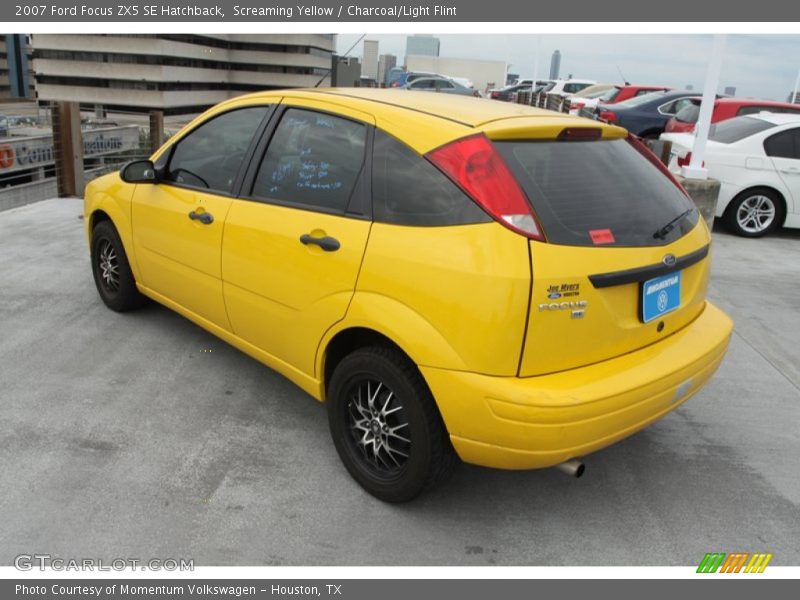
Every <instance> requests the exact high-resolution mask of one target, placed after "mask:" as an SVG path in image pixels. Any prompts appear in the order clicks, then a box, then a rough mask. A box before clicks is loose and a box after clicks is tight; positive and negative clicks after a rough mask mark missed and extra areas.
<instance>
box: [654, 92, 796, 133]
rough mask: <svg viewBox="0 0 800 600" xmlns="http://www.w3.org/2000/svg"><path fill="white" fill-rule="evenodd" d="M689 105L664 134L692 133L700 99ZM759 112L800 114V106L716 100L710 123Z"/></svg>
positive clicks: (744, 99) (738, 100) (692, 100)
mask: <svg viewBox="0 0 800 600" xmlns="http://www.w3.org/2000/svg"><path fill="white" fill-rule="evenodd" d="M690 100H691V104H689V105H687V106H686V107H685V108H683V109H682V110H681V111H679V112H678V114H676V115H675V116H674V117H673V118H671V119H670V120H669V121H667V125H666V127H665V129H664V131H665V132H666V133H681V132H691V131H694V126H695V124H696V123H697V118H698V116H699V115H700V101H701V98H700V97H699V96H698V97H697V98H691V99H690ZM760 112H771V113H795V114H800V104H789V103H787V102H773V101H772V100H759V99H756V98H718V99H717V100H716V101H715V102H714V110H713V112H712V113H711V122H712V123H719V122H720V121H725V120H727V119H732V118H733V117H741V116H744V115H752V114H756V113H760Z"/></svg>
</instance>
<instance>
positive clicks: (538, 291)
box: [487, 121, 709, 376]
mask: <svg viewBox="0 0 800 600" xmlns="http://www.w3.org/2000/svg"><path fill="white" fill-rule="evenodd" d="M568 123H569V124H570V125H581V127H580V128H575V127H570V128H568V129H565V130H564V131H563V132H562V134H561V135H559V136H555V137H557V138H559V139H552V138H551V139H531V137H532V136H525V135H522V132H521V131H520V130H519V128H518V127H517V128H516V129H517V130H516V132H515V133H509V132H507V131H506V132H504V131H503V127H502V123H495V124H493V126H492V128H491V129H492V131H487V134H488V135H489V137H490V138H493V143H494V146H495V148H496V149H497V150H498V151H499V153H500V154H501V155H502V157H503V158H504V159H505V162H506V164H507V165H508V167H509V168H510V170H511V172H512V173H513V175H514V176H515V178H516V180H517V182H518V183H519V185H520V186H521V188H522V189H523V191H524V192H525V194H526V196H527V198H528V201H529V202H530V205H531V207H532V209H533V212H534V215H535V218H536V220H537V221H538V223H539V225H540V226H541V229H542V232H543V234H544V236H545V237H546V241H539V240H534V239H531V240H530V242H529V247H530V259H531V271H532V275H533V278H532V290H531V301H530V305H529V315H528V323H527V330H526V336H525V341H524V344H523V353H522V356H521V360H520V369H519V374H520V376H532V375H539V374H544V373H551V372H555V371H562V370H566V369H572V368H575V367H580V366H583V365H587V364H592V363H596V362H600V361H603V360H607V359H609V358H613V357H615V356H619V355H622V354H625V353H628V352H632V351H634V350H636V349H638V348H642V347H644V346H647V345H649V344H653V343H655V342H657V341H659V340H661V339H663V338H665V337H666V336H668V335H670V334H671V333H674V332H676V331H677V330H679V329H681V328H682V327H684V326H686V325H687V324H688V323H690V322H691V321H692V320H694V319H695V318H696V317H697V316H698V315H699V314H700V312H701V311H702V310H703V305H704V300H705V296H706V287H707V282H708V272H709V261H708V260H707V259H706V256H707V254H708V249H709V235H708V230H707V228H706V227H705V225H704V224H703V223H702V222H701V220H700V219H699V216H698V212H697V210H696V209H694V205H693V204H692V202H691V201H690V200H689V198H688V197H687V196H686V194H685V192H683V191H682V189H680V187H679V186H678V184H677V183H676V182H675V181H674V180H671V178H670V176H669V175H668V174H666V171H665V170H664V169H663V167H659V166H657V165H656V164H654V162H653V159H654V157H652V156H651V155H648V154H647V153H646V151H644V152H643V147H641V146H640V145H639V143H638V142H634V141H633V140H630V139H626V138H624V137H620V136H622V135H624V130H621V129H618V128H608V127H605V128H604V129H603V132H604V133H603V138H600V137H599V134H600V130H599V129H597V130H595V131H596V133H597V134H598V137H596V138H594V137H592V135H591V133H590V134H589V136H588V137H587V136H586V135H585V134H586V133H587V130H586V129H584V127H586V126H588V127H591V126H592V125H594V124H592V123H591V122H589V121H577V122H575V121H570V122H568ZM595 127H596V125H595ZM570 132H573V133H575V135H570ZM539 135H540V134H539Z"/></svg>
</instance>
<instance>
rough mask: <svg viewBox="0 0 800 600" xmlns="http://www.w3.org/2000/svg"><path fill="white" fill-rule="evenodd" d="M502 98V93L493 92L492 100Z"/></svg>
mask: <svg viewBox="0 0 800 600" xmlns="http://www.w3.org/2000/svg"><path fill="white" fill-rule="evenodd" d="M498 97H500V92H492V98H498Z"/></svg>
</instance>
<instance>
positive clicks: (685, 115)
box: [675, 101, 700, 123]
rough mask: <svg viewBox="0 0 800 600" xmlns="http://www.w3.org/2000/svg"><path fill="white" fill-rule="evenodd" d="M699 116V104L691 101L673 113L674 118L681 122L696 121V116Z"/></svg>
mask: <svg viewBox="0 0 800 600" xmlns="http://www.w3.org/2000/svg"><path fill="white" fill-rule="evenodd" d="M699 116H700V104H699V103H697V104H695V103H694V101H692V104H690V105H689V106H686V107H685V108H682V109H681V110H679V111H678V113H677V114H676V115H675V119H677V120H678V121H680V122H682V123H697V118H698V117H699Z"/></svg>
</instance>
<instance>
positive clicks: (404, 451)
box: [346, 378, 411, 479]
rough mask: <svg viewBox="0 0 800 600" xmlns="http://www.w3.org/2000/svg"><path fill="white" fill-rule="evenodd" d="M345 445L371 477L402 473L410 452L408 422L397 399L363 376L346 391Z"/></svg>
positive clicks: (391, 393)
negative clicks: (347, 438)
mask: <svg viewBox="0 0 800 600" xmlns="http://www.w3.org/2000/svg"><path fill="white" fill-rule="evenodd" d="M347 399H348V400H347V406H346V410H347V426H348V428H349V430H350V439H349V444H350V447H351V449H352V450H354V454H355V456H356V457H357V458H358V459H359V462H361V464H362V466H363V467H365V468H366V469H367V470H368V471H369V472H370V473H371V474H372V475H373V476H376V477H378V478H380V479H393V478H395V477H397V476H398V475H399V474H400V473H402V471H403V469H404V467H405V466H406V464H407V462H408V459H409V456H410V451H411V440H410V439H409V436H410V433H409V423H408V419H407V417H406V414H405V410H404V408H403V405H402V403H401V401H400V399H399V398H398V397H397V396H396V395H395V394H394V392H393V391H392V390H390V389H389V388H388V387H387V386H386V385H385V384H384V383H382V382H380V381H377V380H375V379H368V378H363V379H359V380H357V381H354V382H353V383H352V384H351V386H350V389H349V390H348V394H347Z"/></svg>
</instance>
